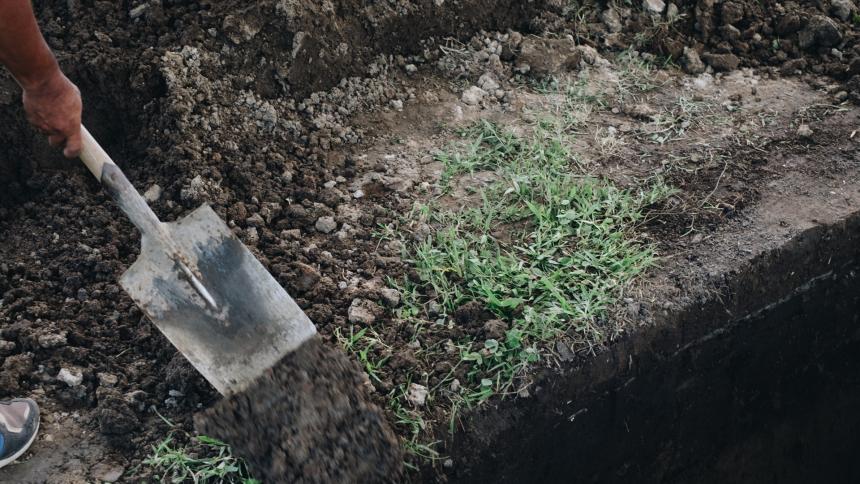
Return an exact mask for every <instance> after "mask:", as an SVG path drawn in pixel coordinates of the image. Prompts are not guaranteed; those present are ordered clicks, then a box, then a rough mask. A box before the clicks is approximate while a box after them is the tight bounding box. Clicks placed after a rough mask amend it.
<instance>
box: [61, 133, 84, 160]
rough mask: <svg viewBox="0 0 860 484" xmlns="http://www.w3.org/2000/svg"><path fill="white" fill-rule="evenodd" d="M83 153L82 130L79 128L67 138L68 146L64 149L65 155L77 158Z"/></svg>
mask: <svg viewBox="0 0 860 484" xmlns="http://www.w3.org/2000/svg"><path fill="white" fill-rule="evenodd" d="M80 154H81V130H80V128H78V129H77V131H76V132H75V133H73V134H72V135H71V136H69V137H68V138H66V148H65V149H64V150H63V155H64V156H65V157H66V158H77V157H78V156H80Z"/></svg>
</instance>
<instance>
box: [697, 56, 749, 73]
mask: <svg viewBox="0 0 860 484" xmlns="http://www.w3.org/2000/svg"><path fill="white" fill-rule="evenodd" d="M702 58H703V59H704V60H705V62H707V63H708V64H709V65H710V66H711V67H713V68H714V70H716V71H733V70H735V69H737V68H738V66H739V65H740V64H741V60H740V59H738V56H736V55H734V54H704V55H703V56H702Z"/></svg>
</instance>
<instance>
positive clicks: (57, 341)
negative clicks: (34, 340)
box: [38, 331, 68, 349]
mask: <svg viewBox="0 0 860 484" xmlns="http://www.w3.org/2000/svg"><path fill="white" fill-rule="evenodd" d="M66 335H67V332H66V331H59V332H57V333H46V334H42V335H39V338H38V341H39V346H41V347H42V348H45V349H49V348H59V347H61V346H66V344H68V340H67V339H66Z"/></svg>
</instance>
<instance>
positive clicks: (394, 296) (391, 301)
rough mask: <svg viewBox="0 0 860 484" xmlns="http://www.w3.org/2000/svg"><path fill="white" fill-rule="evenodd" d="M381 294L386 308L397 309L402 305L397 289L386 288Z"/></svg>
mask: <svg viewBox="0 0 860 484" xmlns="http://www.w3.org/2000/svg"><path fill="white" fill-rule="evenodd" d="M379 294H380V296H382V301H383V302H384V303H385V305H386V306H388V307H391V308H396V307H397V306H399V305H400V291H398V290H397V289H394V288H391V287H386V288H383V289H381V290H380V291H379Z"/></svg>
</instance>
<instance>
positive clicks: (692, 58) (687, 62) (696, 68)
mask: <svg viewBox="0 0 860 484" xmlns="http://www.w3.org/2000/svg"><path fill="white" fill-rule="evenodd" d="M681 66H682V67H683V68H684V72H686V73H687V74H693V75H698V74H701V73H703V72H705V63H704V62H702V59H701V57H699V53H698V52H696V50H695V49H691V48H689V47H684V55H683V56H682V57H681Z"/></svg>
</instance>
